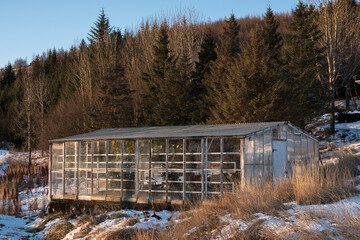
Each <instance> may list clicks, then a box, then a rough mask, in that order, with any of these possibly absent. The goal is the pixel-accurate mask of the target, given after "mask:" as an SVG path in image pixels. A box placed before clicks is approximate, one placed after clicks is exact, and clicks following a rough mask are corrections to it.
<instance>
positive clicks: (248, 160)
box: [245, 136, 254, 165]
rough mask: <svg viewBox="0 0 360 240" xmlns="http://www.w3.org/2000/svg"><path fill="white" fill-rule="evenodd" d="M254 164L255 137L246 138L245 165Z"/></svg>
mask: <svg viewBox="0 0 360 240" xmlns="http://www.w3.org/2000/svg"><path fill="white" fill-rule="evenodd" d="M247 164H254V136H250V137H247V138H245V165H247Z"/></svg>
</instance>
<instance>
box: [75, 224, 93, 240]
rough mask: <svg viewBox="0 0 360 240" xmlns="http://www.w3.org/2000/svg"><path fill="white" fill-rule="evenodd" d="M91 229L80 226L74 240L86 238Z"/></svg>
mask: <svg viewBox="0 0 360 240" xmlns="http://www.w3.org/2000/svg"><path fill="white" fill-rule="evenodd" d="M91 231H92V229H91V228H90V227H89V226H82V227H81V229H80V230H79V231H78V232H76V233H75V234H74V239H78V238H84V237H86V236H87V235H88V234H89V233H90V232H91Z"/></svg>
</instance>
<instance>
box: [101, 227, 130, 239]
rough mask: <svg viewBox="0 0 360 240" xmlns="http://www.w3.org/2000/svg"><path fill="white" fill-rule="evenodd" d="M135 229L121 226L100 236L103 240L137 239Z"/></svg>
mask: <svg viewBox="0 0 360 240" xmlns="http://www.w3.org/2000/svg"><path fill="white" fill-rule="evenodd" d="M135 232H136V230H135V229H133V228H122V229H119V230H116V231H111V232H109V233H107V234H106V235H105V236H102V238H101V239H103V240H124V239H137V238H134V237H135Z"/></svg>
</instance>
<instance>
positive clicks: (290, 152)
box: [287, 127, 295, 167]
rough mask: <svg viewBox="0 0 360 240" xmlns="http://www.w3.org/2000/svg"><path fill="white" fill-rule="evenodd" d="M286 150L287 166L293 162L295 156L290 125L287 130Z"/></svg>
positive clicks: (292, 131) (292, 132)
mask: <svg viewBox="0 0 360 240" xmlns="http://www.w3.org/2000/svg"><path fill="white" fill-rule="evenodd" d="M287 151H288V162H289V166H290V167H291V166H292V165H293V164H294V162H295V158H294V153H295V152H294V151H295V148H294V130H293V129H292V128H290V127H289V130H288V138H287Z"/></svg>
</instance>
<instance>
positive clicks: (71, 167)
mask: <svg viewBox="0 0 360 240" xmlns="http://www.w3.org/2000/svg"><path fill="white" fill-rule="evenodd" d="M77 145H78V144H77V142H67V143H65V195H76V190H77V175H76V174H77Z"/></svg>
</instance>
